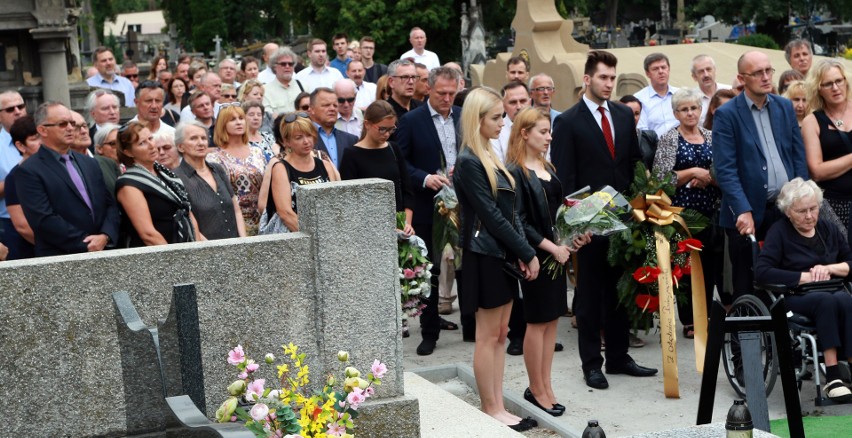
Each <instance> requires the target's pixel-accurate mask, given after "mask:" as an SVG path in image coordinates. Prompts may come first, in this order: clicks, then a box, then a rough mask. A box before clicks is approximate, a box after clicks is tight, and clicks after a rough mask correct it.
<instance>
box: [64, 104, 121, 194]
mask: <svg viewBox="0 0 852 438" xmlns="http://www.w3.org/2000/svg"><path fill="white" fill-rule="evenodd" d="M71 118H72V119H74V123H75V124H76V125H77V138H76V139H75V140H74V144H72V145H71V150H72V151H74V152H77V153H78V154H80V155H85V156H87V157H89V158H94V159H95V161H97V162H98V167H99V168H100V169H101V175H102V176H103V178H104V184H105V185H106V188H107V191H108V192H110V193H115V181H116V180H117V179H118V177H119V176H120V175H121V169H120V168H119V167H118V163H116V162H115V160H113V159H111V158H107V157H104V156H101V155H96V154H94V153H92V138H91V137H89V132H88V130H87V129H86V120H85V119H84V118H83V115H82V114H80V113H78V112H76V111H71Z"/></svg>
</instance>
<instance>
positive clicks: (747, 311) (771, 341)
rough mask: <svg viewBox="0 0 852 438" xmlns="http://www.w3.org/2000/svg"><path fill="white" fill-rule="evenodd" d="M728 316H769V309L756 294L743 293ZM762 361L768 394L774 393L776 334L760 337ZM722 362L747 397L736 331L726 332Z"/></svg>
mask: <svg viewBox="0 0 852 438" xmlns="http://www.w3.org/2000/svg"><path fill="white" fill-rule="evenodd" d="M728 316H740V317H746V316H769V309H768V308H767V307H766V305H765V304H764V303H763V301H761V300H760V298H758V297H756V296H754V295H743V296H741V297H739V298H737V299H736V301H734V304H733V306H732V307H731V311H730V313H729V314H728ZM760 351H761V363H762V364H763V383H764V386H765V387H766V395H767V396H769V394H770V393H772V388H773V387H774V386H775V379H776V377H777V376H778V361H777V360H776V352H777V351H778V350H777V349H776V348H775V335H774V334H773V333H771V332H769V333H763V334H762V335H761V339H760ZM722 358H723V360H722V363H723V364H724V366H725V374H726V375H727V376H728V381H729V382H730V383H731V386H732V387H733V388H734V391H736V392H737V395H739V396H740V397H742V398H745V397H746V391H745V382H744V380H743V374H742V369H743V368H742V359H741V357H740V341H739V339H738V338H737V336H736V334H735V333H725V344H724V346H723V347H722Z"/></svg>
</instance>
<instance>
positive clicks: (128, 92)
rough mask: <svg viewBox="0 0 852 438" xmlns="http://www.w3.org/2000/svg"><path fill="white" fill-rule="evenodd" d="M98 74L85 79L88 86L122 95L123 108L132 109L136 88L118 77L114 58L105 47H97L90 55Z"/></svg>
mask: <svg viewBox="0 0 852 438" xmlns="http://www.w3.org/2000/svg"><path fill="white" fill-rule="evenodd" d="M92 56H93V60H94V63H95V68H97V69H98V74H96V75H94V76H92V77H90V78H89V79H86V83H87V84H89V86H92V87H97V88H106V89H108V90H112V91H118V92H120V93H122V94H124V106H126V107H131V108H132V107H133V96H134V94H135V89H136V87H134V86H133V83H131V82H130V80H128V79H127V78H125V77H122V76H119V75H118V72H117V71H116V66H115V56H113V54H112V51H110V49H108V48H106V47H103V46H101V47H98V48H97V49H95V53H94V54H93V55H92ZM137 74H138V71H137Z"/></svg>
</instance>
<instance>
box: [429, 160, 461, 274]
mask: <svg viewBox="0 0 852 438" xmlns="http://www.w3.org/2000/svg"><path fill="white" fill-rule="evenodd" d="M438 174H439V175H443V172H438ZM432 223H433V226H432V249H433V251H435V256H433V259H435V260H436V261H439V260H440V259H441V258H449V259H451V260H452V261H453V264H454V265H455V268H456V269H457V270H458V269H460V268H461V254H462V249H461V246H460V244H459V226H460V225H461V222H460V221H459V199H458V197H457V196H456V190H455V189H454V188H452V187H450V186H448V185H445V186H443V187H441V190H438V194H436V195H435V211H434V213H433V215H432Z"/></svg>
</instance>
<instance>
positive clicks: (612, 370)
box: [606, 359, 657, 377]
mask: <svg viewBox="0 0 852 438" xmlns="http://www.w3.org/2000/svg"><path fill="white" fill-rule="evenodd" d="M606 373H607V374H627V375H628V376H633V377H648V376H653V375H654V374H657V369H656V368H647V367H643V366H641V365H639V364H637V363H636V362H635V361H634V360H633V359H630V360H629V361H628V362H627V363H625V364H624V365H618V366H609V364H607V366H606Z"/></svg>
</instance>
